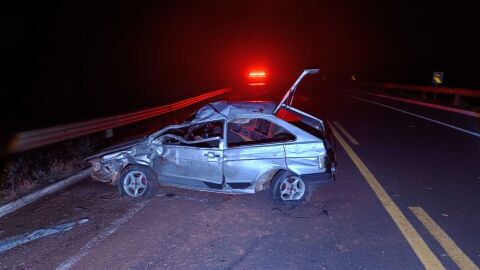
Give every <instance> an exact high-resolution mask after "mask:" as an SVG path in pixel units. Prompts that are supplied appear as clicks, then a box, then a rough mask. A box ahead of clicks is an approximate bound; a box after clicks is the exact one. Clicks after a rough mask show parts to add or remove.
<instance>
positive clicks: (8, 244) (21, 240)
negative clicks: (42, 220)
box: [0, 218, 90, 252]
mask: <svg viewBox="0 0 480 270" xmlns="http://www.w3.org/2000/svg"><path fill="white" fill-rule="evenodd" d="M89 221H90V220H89V219H88V218H82V219H80V220H77V221H73V222H68V223H63V224H60V225H57V226H54V227H51V228H43V229H38V230H35V231H33V232H30V233H25V234H21V235H15V236H12V237H9V238H7V239H4V240H2V241H0V252H3V251H6V250H9V249H11V248H14V247H16V246H18V245H22V244H25V243H28V242H30V241H33V240H36V239H39V238H42V237H45V236H49V235H52V234H56V233H60V232H66V231H69V230H71V229H73V227H75V225H77V224H84V223H87V222H89Z"/></svg>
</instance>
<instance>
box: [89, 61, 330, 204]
mask: <svg viewBox="0 0 480 270" xmlns="http://www.w3.org/2000/svg"><path fill="white" fill-rule="evenodd" d="M318 71H319V70H318V69H309V70H305V71H304V72H303V73H302V74H301V75H300V77H299V78H298V79H297V81H296V82H295V83H294V84H293V86H292V87H291V88H290V89H289V90H288V91H287V93H286V94H285V96H284V97H283V99H282V100H281V102H280V103H279V104H278V105H275V103H273V102H231V101H219V102H213V103H210V104H208V105H205V106H204V107H202V108H200V109H199V110H198V111H197V112H196V113H195V115H194V118H193V120H191V121H189V122H186V123H184V124H181V125H172V126H167V127H165V128H163V129H161V130H159V131H158V132H155V133H153V134H151V135H150V136H148V137H146V138H144V139H142V140H139V141H135V142H131V143H129V144H125V145H121V146H119V147H117V148H115V149H113V150H110V151H106V152H102V153H99V154H97V155H95V156H92V157H90V158H89V161H90V163H91V165H92V177H93V178H94V179H96V180H98V181H102V182H107V183H111V184H114V185H117V186H118V189H119V192H120V194H121V195H128V196H130V197H149V196H152V195H153V194H154V193H155V192H156V188H157V184H161V185H168V186H175V187H182V188H190V189H195V190H203V191H210V192H222V193H235V194H237V193H255V192H258V191H261V190H265V189H268V188H270V189H271V192H272V196H273V198H274V199H275V200H281V201H299V200H304V199H305V198H306V197H307V196H308V195H309V194H310V193H311V191H312V190H313V189H314V187H315V186H318V185H317V184H321V183H327V182H331V181H332V180H333V179H334V175H333V173H334V171H335V153H334V151H333V148H332V145H331V143H330V139H331V137H332V136H331V134H329V130H328V128H327V127H326V125H325V123H324V122H323V121H322V120H320V119H318V118H316V117H314V116H311V115H309V114H307V113H305V112H302V111H300V110H298V109H296V108H294V107H292V106H291V104H292V100H293V96H294V93H295V90H296V88H297V86H298V84H299V83H300V81H301V80H302V79H303V78H304V76H306V75H307V74H313V73H318Z"/></svg>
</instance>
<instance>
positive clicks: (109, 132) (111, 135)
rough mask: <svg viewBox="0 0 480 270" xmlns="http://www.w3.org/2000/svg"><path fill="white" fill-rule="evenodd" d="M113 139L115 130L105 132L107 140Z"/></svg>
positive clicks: (110, 129)
mask: <svg viewBox="0 0 480 270" xmlns="http://www.w3.org/2000/svg"><path fill="white" fill-rule="evenodd" d="M111 137H113V129H112V128H109V129H106V130H105V139H108V138H111Z"/></svg>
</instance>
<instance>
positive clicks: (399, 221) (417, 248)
mask: <svg viewBox="0 0 480 270" xmlns="http://www.w3.org/2000/svg"><path fill="white" fill-rule="evenodd" d="M330 127H331V129H332V131H333V134H334V136H335V138H336V139H337V140H338V142H339V143H340V144H341V145H342V147H343V149H345V151H346V152H347V154H348V155H349V157H350V158H351V159H352V161H353V163H354V164H355V166H356V167H357V168H358V170H359V171H360V173H361V174H362V175H363V177H364V178H365V180H366V181H367V183H368V184H369V185H370V187H371V188H372V190H373V192H374V193H375V195H376V196H377V197H378V199H379V200H380V202H381V203H382V205H383V207H384V208H385V210H386V211H387V212H388V214H389V215H390V217H391V218H392V219H393V221H394V222H395V224H396V225H397V227H398V228H399V229H400V231H401V233H402V234H403V236H404V237H405V239H406V240H407V242H408V243H409V245H410V246H411V247H412V249H413V251H414V252H415V254H416V255H417V256H418V258H419V259H420V261H421V262H422V264H423V266H424V267H425V268H426V269H445V268H444V266H443V265H442V263H441V262H440V260H439V259H438V258H437V256H435V254H434V253H433V252H432V250H431V249H430V248H429V247H428V245H427V244H426V243H425V241H424V240H423V238H422V237H421V236H420V234H419V233H418V232H417V231H416V230H415V228H414V227H413V225H412V224H411V223H410V221H408V219H407V218H406V217H405V215H404V214H403V213H402V211H401V210H400V208H399V207H398V206H397V205H396V204H395V202H394V201H393V200H392V198H391V197H390V196H389V195H388V193H387V192H386V191H385V189H384V188H383V187H382V185H381V184H380V182H379V181H378V180H377V179H376V178H375V176H374V175H373V173H372V172H371V171H370V170H369V169H368V168H367V166H366V165H365V163H363V161H362V160H361V159H360V158H359V157H358V155H357V154H356V153H355V151H353V149H352V148H351V147H350V145H349V144H348V143H347V142H346V141H345V139H343V137H342V136H341V135H340V133H339V132H338V131H337V130H336V129H335V128H334V127H333V125H330ZM411 210H412V212H413V213H414V214H415V215H416V216H417V218H419V219H420V221H421V222H422V223H423V224H424V225H425V224H429V225H432V224H434V222H433V220H432V219H431V218H430V219H428V218H424V217H426V216H428V215H426V213H425V214H423V213H422V212H421V211H420V210H419V209H418V208H411ZM422 211H423V209H422ZM419 213H420V215H418V214H419ZM435 225H436V224H435ZM425 226H426V227H427V229H429V228H432V226H430V227H429V226H427V225H425ZM437 227H438V225H437ZM438 228H439V227H438ZM438 228H437V229H438ZM439 231H442V230H441V229H440V230H436V232H437V236H438V237H439V238H437V237H436V236H435V234H434V233H432V232H431V233H432V235H433V236H434V237H435V239H436V240H437V241H439V243H440V244H441V245H442V247H443V248H444V249H445V250H447V253H448V254H449V255H450V257H452V259H453V260H454V261H455V262H456V263H457V265H458V266H459V267H460V269H462V270H463V269H477V270H478V267H477V266H476V265H475V264H474V263H473V262H472V261H471V260H470V259H469V258H468V257H467V256H466V255H465V254H463V252H462V251H461V250H460V249H459V248H458V246H457V248H458V249H457V250H455V251H454V252H452V253H451V252H449V251H448V250H449V249H447V248H451V247H452V246H453V245H454V242H453V240H452V241H451V242H453V245H452V243H451V242H449V241H448V239H450V238H449V237H448V235H446V233H444V232H443V231H442V232H443V234H442V233H440V232H439ZM439 239H442V241H440V240H439ZM450 240H451V239H450ZM455 246H456V245H455ZM462 254H463V256H462Z"/></svg>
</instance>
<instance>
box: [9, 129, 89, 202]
mask: <svg viewBox="0 0 480 270" xmlns="http://www.w3.org/2000/svg"><path fill="white" fill-rule="evenodd" d="M93 151H94V150H93V147H92V145H91V141H90V139H89V138H81V139H77V140H71V141H67V142H63V143H59V144H56V145H52V146H49V147H45V148H41V149H38V150H35V151H30V152H26V153H21V154H19V155H15V156H10V157H5V158H4V159H3V160H2V161H1V163H0V164H1V165H2V170H1V172H0V204H2V203H5V202H8V201H12V200H14V199H16V198H18V197H21V196H23V195H25V194H28V193H30V192H32V191H34V190H36V189H38V188H41V187H44V186H46V185H48V184H50V183H53V182H55V181H57V180H59V179H63V178H65V177H67V176H69V175H71V174H74V173H75V172H77V171H78V170H80V169H81V168H83V167H85V166H86V165H87V163H86V162H85V161H84V160H83V159H84V158H85V157H87V156H88V155H90V154H92V153H93Z"/></svg>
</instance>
